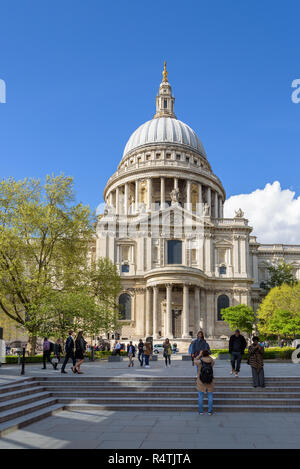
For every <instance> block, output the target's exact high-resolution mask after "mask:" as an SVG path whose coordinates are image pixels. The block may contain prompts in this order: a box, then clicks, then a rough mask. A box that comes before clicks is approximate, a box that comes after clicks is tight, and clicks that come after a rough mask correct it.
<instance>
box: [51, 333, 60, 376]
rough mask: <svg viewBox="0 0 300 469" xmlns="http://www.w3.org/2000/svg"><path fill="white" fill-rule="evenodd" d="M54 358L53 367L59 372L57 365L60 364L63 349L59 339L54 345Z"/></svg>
mask: <svg viewBox="0 0 300 469" xmlns="http://www.w3.org/2000/svg"><path fill="white" fill-rule="evenodd" d="M53 352H54V357H53V358H52V365H53V368H54V369H55V370H57V365H58V364H59V362H60V356H61V354H62V347H61V340H60V339H57V341H56V342H55V344H54V349H53Z"/></svg>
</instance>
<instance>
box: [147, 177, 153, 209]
mask: <svg viewBox="0 0 300 469" xmlns="http://www.w3.org/2000/svg"><path fill="white" fill-rule="evenodd" d="M151 203H152V179H151V178H148V179H147V209H148V210H151Z"/></svg>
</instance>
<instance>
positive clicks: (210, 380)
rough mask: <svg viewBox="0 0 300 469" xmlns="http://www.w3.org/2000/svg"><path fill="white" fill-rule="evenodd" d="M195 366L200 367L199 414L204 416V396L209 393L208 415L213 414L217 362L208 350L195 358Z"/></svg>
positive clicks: (198, 381) (198, 388)
mask: <svg viewBox="0 0 300 469" xmlns="http://www.w3.org/2000/svg"><path fill="white" fill-rule="evenodd" d="M194 361H195V365H197V367H198V377H197V385H196V388H197V391H198V406H199V409H198V411H199V414H200V415H203V399H204V394H205V393H206V392H207V399H208V415H212V413H213V391H214V373H213V366H214V364H215V361H214V359H213V358H212V357H210V356H209V351H208V350H202V352H201V356H200V355H198V356H197V357H196V358H195V360H194Z"/></svg>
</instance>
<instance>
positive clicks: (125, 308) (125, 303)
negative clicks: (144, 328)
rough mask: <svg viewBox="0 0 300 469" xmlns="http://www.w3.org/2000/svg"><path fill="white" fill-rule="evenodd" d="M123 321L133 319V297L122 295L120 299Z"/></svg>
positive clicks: (126, 294)
mask: <svg viewBox="0 0 300 469" xmlns="http://www.w3.org/2000/svg"><path fill="white" fill-rule="evenodd" d="M119 305H120V315H121V319H127V320H128V319H131V296H130V295H128V293H122V295H120V297H119Z"/></svg>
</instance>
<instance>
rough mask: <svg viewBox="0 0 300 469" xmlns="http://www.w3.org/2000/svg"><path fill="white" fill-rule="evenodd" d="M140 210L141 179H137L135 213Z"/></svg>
mask: <svg viewBox="0 0 300 469" xmlns="http://www.w3.org/2000/svg"><path fill="white" fill-rule="evenodd" d="M138 211H139V180H138V179H137V180H136V181H135V213H138Z"/></svg>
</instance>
